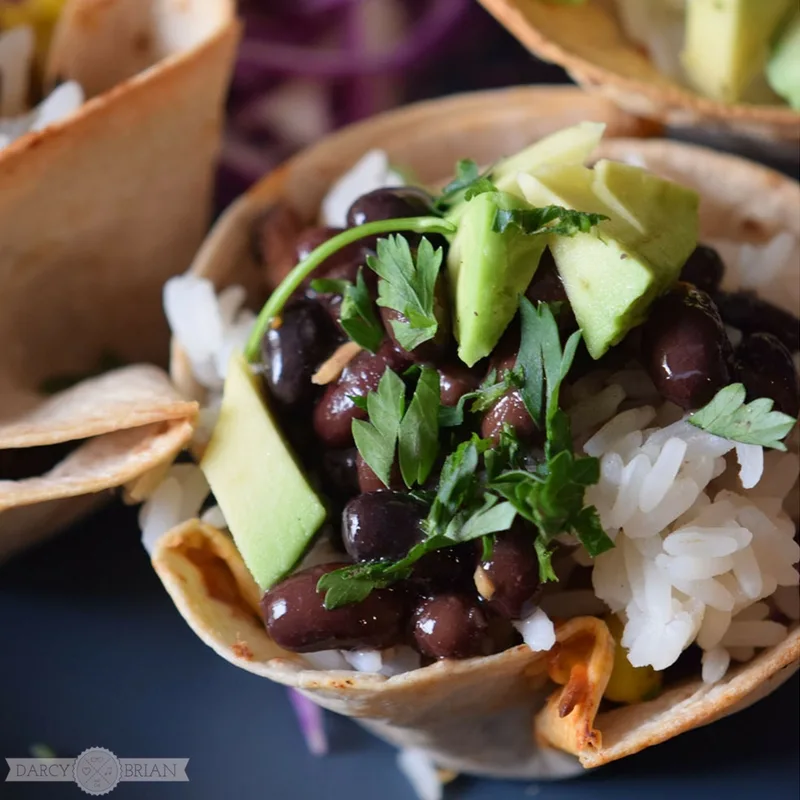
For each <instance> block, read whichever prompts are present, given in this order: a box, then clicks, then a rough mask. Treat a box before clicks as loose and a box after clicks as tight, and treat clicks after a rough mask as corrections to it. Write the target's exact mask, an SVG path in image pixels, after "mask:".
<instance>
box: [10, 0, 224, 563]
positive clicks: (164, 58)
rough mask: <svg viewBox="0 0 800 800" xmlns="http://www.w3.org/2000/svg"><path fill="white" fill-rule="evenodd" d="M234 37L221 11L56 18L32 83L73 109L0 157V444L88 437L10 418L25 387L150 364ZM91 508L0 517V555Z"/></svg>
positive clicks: (199, 218)
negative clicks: (63, 83) (77, 89)
mask: <svg viewBox="0 0 800 800" xmlns="http://www.w3.org/2000/svg"><path fill="white" fill-rule="evenodd" d="M238 36H239V26H238V23H237V22H236V20H235V9H234V3H233V0H147V1H145V0H69V1H68V3H67V5H66V6H65V9H64V13H63V14H62V17H61V18H60V21H59V25H58V28H57V31H56V35H55V38H54V42H53V47H52V48H51V51H50V53H49V62H48V68H47V79H48V84H52V83H53V82H54V81H55V80H56V79H59V80H65V79H70V78H76V79H78V80H79V81H80V82H81V84H82V86H83V87H84V89H85V90H87V94H88V97H89V99H88V101H87V102H86V103H85V105H84V106H82V107H81V108H80V109H79V110H78V111H77V112H76V113H75V114H73V115H72V116H70V117H69V118H67V119H65V120H63V121H61V122H59V123H56V124H55V125H52V126H50V127H48V128H46V129H45V130H43V131H40V132H37V133H30V134H27V135H25V136H23V137H21V138H20V139H18V140H16V141H15V142H13V143H12V144H11V145H10V146H8V147H7V148H4V149H3V150H0V286H2V291H0V340H1V341H2V342H3V347H2V348H0V446H4V447H11V446H28V445H31V444H42V443H44V442H46V441H63V440H65V439H76V438H84V437H85V436H90V435H93V433H92V432H91V431H88V428H89V427H91V426H89V425H84V426H83V428H81V429H78V428H72V423H73V422H76V421H77V417H78V415H77V414H75V416H74V417H73V418H72V419H66V418H65V419H64V420H63V422H64V424H63V425H62V426H61V428H60V429H58V430H56V428H57V427H58V426H57V425H56V424H55V423H54V422H53V421H51V422H50V423H49V424H48V425H43V426H42V427H41V428H39V427H38V425H39V422H41V421H42V420H41V418H39V417H34V418H33V419H30V418H29V419H28V420H27V422H26V421H25V420H22V419H15V417H16V416H17V415H20V414H28V413H29V412H30V410H31V409H32V408H33V407H34V406H36V405H38V404H39V403H40V402H41V397H40V396H39V392H38V389H39V387H40V386H41V385H42V383H43V382H44V381H45V380H47V379H48V378H51V377H52V376H54V375H66V374H82V373H91V372H92V371H94V370H95V369H96V368H97V365H98V363H100V362H101V360H102V358H103V356H104V355H105V354H108V353H111V354H113V355H114V356H115V357H116V358H117V359H119V360H120V361H121V362H123V363H130V364H135V363H137V362H150V363H157V364H158V363H160V364H166V361H167V355H168V341H169V335H168V328H167V325H166V322H165V320H164V317H163V313H162V308H161V291H162V287H163V284H164V281H165V280H166V279H167V278H168V277H169V276H170V275H173V274H176V273H179V272H182V271H183V270H185V269H186V267H187V265H188V264H189V263H190V262H191V259H192V258H193V256H194V254H195V253H196V251H197V247H198V246H199V244H200V242H201V241H202V238H203V236H204V234H205V232H206V229H207V224H208V220H209V216H210V206H211V192H212V186H213V177H214V163H215V159H216V155H217V152H218V149H219V146H220V140H221V131H222V121H223V110H224V97H225V92H226V89H227V85H228V80H229V76H230V72H231V69H232V65H233V60H234V55H235V48H236V44H237V41H238ZM172 397H173V399H174V398H175V397H176V396H175V394H174V392H173V394H172ZM158 402H159V403H160V402H161V401H160V400H159V401H158ZM74 410H75V411H77V409H74ZM119 410H120V412H122V413H131V412H130V409H129V411H128V412H125V411H124V409H122V408H120V409H119ZM162 410H163V408H162ZM157 411H158V410H157V409H153V408H152V407H151V409H150V412H148V411H147V410H146V409H145V408H144V406H142V407H141V408H140V410H139V411H138V412H135V413H134V416H135V415H136V414H138V421H135V420H134V419H132V418H131V419H129V420H128V421H124V419H123V417H119V418H118V420H117V422H116V423H114V422H113V421H111V420H109V418H108V417H107V418H106V419H107V423H108V424H106V423H103V424H99V425H96V426H95V431H94V432H95V433H99V432H100V431H101V430H102V429H104V428H105V429H107V430H110V431H113V430H115V429H116V428H118V427H128V428H130V427H133V425H134V424H138V425H139V426H142V425H145V424H146V423H147V422H149V421H154V422H155V421H158V420H162V419H169V418H173V417H174V416H175V414H174V410H173V411H167V413H166V415H161V414H160V413H156V412H157ZM148 414H150V417H151V418H150V417H148ZM179 416H183V417H184V418H188V417H189V416H190V415H189V414H182V415H179ZM30 422H34V426H30V427H29V429H28V430H26V429H25V426H26V425H27V424H28V423H30ZM70 431H71V432H70ZM84 431H87V432H84ZM3 433H6V434H10V435H9V438H5V439H3V438H2V436H3ZM172 435H173V436H174V435H175V434H174V433H173V434H172ZM145 438H152V437H145ZM12 441H17V442H18V443H19V445H14V444H11V442H12ZM157 441H161V437H158V439H157ZM95 447H99V445H95ZM167 449H168V448H161V450H159V451H158V452H166V451H167ZM151 452H153V453H155V452H156V450H153V451H151ZM138 462H140V463H143V460H142V459H141V458H140V459H138ZM81 463H83V462H81ZM115 473H116V474H117V475H119V476H120V477H121V476H123V475H128V474H129V473H130V470H129V469H126V470H110V471H109V472H108V473H107V476H108V477H107V479H106V481H105V482H106V483H108V482H109V480H110V476H111V475H112V474H115ZM100 483H102V481H101V482H100ZM93 485H99V484H98V482H97V481H95V482H94V483H93ZM74 488H75V485H74V484H73V489H74ZM64 491H66V490H64ZM26 496H29V495H26ZM103 496H105V495H97V496H96V497H95V498H93V500H92V501H86V500H83V499H77V500H59V501H49V502H48V503H47V508H46V509H42V510H40V509H37V508H34V507H28V508H25V509H18V510H15V511H14V512H13V513H12V512H10V511H7V512H3V513H2V514H0V557H2V555H3V554H4V553H6V554H8V553H10V552H11V551H12V550H14V549H17V548H19V547H21V546H23V545H24V544H25V543H26V542H33V541H34V540H36V541H38V540H40V539H42V538H44V537H45V536H47V535H48V534H49V533H52V532H54V531H55V530H56V529H57V528H60V527H63V526H64V525H65V524H68V523H70V522H73V521H75V520H76V519H77V518H78V517H79V516H80V515H81V514H82V513H84V512H85V511H86V510H87V509H89V508H90V507H92V506H94V505H96V504H97V502H99V500H100V498H101V497H103Z"/></svg>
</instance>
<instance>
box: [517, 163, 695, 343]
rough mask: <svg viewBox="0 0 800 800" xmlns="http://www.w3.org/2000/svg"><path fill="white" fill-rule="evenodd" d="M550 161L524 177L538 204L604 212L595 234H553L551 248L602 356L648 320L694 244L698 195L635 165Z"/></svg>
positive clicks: (532, 199)
mask: <svg viewBox="0 0 800 800" xmlns="http://www.w3.org/2000/svg"><path fill="white" fill-rule="evenodd" d="M598 166H599V167H600V169H599V171H598V170H597V169H595V170H590V169H587V168H586V167H581V166H574V165H573V166H563V165H550V166H549V167H546V168H543V169H541V170H539V171H538V172H537V173H536V174H535V175H521V176H520V177H519V184H520V188H521V189H522V190H523V192H524V194H525V197H526V199H527V200H528V202H530V203H532V204H533V205H539V206H542V205H548V204H554V205H561V206H565V207H567V208H573V209H578V210H580V211H588V212H594V213H599V214H604V215H605V216H607V217H609V219H608V220H606V221H604V222H602V223H600V225H598V226H597V228H595V229H594V230H593V231H591V232H590V233H579V234H577V235H576V236H574V237H572V238H567V237H564V236H551V237H549V239H548V244H549V246H550V250H551V251H552V253H553V258H554V260H555V262H556V267H557V269H558V272H559V275H560V277H561V280H562V282H563V283H564V288H565V289H566V292H567V296H568V297H569V301H570V305H571V306H572V310H573V311H574V313H575V317H576V318H577V320H578V324H579V325H580V327H581V330H582V331H583V338H584V340H585V342H586V347H587V349H588V351H589V353H590V355H591V356H592V357H593V358H595V359H598V358H600V357H601V356H602V355H603V354H604V353H605V352H606V351H607V350H608V349H609V347H612V346H613V345H615V344H617V343H618V342H620V341H621V340H622V339H623V338H624V337H625V335H626V334H627V333H628V332H629V331H630V330H631V328H633V327H635V326H636V325H639V324H641V323H642V322H644V320H645V319H646V316H647V311H648V309H649V307H650V304H651V303H652V302H653V300H655V298H656V297H658V295H659V294H661V293H662V292H664V291H665V290H666V289H667V288H668V287H669V286H670V285H671V284H672V283H674V282H675V281H676V280H677V278H678V276H679V274H680V270H681V267H682V266H683V264H684V263H685V261H686V259H687V258H688V256H689V254H690V253H691V252H692V251H693V250H694V248H695V246H696V243H697V227H698V223H697V207H698V198H697V195H696V194H695V193H694V192H691V191H689V190H686V189H683V188H682V187H679V186H677V185H676V184H673V183H671V182H670V181H665V180H663V179H662V178H659V177H657V176H655V175H651V174H649V173H647V172H646V171H644V170H641V169H639V168H637V167H630V166H627V165H625V164H618V163H616V162H598Z"/></svg>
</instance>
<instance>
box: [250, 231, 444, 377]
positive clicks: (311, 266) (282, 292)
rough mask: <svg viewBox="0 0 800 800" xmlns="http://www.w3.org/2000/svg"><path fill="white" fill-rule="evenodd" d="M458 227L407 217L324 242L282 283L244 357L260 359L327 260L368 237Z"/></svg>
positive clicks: (268, 301) (348, 232)
mask: <svg viewBox="0 0 800 800" xmlns="http://www.w3.org/2000/svg"><path fill="white" fill-rule="evenodd" d="M455 230H456V226H455V225H454V224H453V223H452V222H448V221H447V220H444V219H442V218H441V217H406V218H401V219H385V220H378V221H376V222H367V223H366V224H365V225H359V226H358V227H357V228H348V229H347V230H345V231H342V232H341V233H339V234H337V235H336V236H334V237H333V238H332V239H328V241H327V242H323V243H322V244H321V245H320V246H319V247H318V248H317V249H316V250H313V251H312V252H311V253H309V254H308V256H307V257H306V258H304V259H303V260H302V261H301V262H300V263H299V264H297V266H295V267H294V269H292V271H291V272H290V273H289V274H288V275H287V276H286V277H285V278H284V279H283V281H281V283H280V285H279V286H278V287H277V288H276V289H275V291H274V292H273V293H272V294H271V295H270V298H269V300H267V302H266V304H265V305H264V307H263V308H262V309H261V312H260V313H259V315H258V319H257V320H256V324H255V327H254V328H253V332H252V333H251V334H250V338H249V339H248V341H247V346H246V347H245V350H244V354H245V357H246V358H247V360H248V361H249V362H250V363H252V362H254V361H256V360H257V359H258V354H259V350H260V347H261V339H262V337H263V336H264V334H265V333H266V331H267V328H269V325H270V323H271V322H272V320H273V319H274V318H275V317H277V316H278V314H280V312H281V310H282V309H283V307H284V306H285V305H286V303H287V301H288V300H289V298H290V297H291V296H292V294H293V293H294V292H295V290H296V289H297V288H298V287H299V286H300V284H301V283H302V282H303V281H304V280H305V279H306V278H307V277H308V276H309V275H310V274H311V273H312V272H313V271H314V270H315V269H316V268H317V267H319V266H320V265H321V264H322V263H323V262H324V261H325V260H326V259H328V258H330V257H331V256H332V255H333V254H334V253H336V252H337V251H339V250H341V249H342V248H343V247H347V245H349V244H352V243H353V242H357V241H358V240H359V239H364V238H365V237H367V236H377V235H378V234H381V233H402V232H404V231H407V232H409V233H443V234H448V233H455Z"/></svg>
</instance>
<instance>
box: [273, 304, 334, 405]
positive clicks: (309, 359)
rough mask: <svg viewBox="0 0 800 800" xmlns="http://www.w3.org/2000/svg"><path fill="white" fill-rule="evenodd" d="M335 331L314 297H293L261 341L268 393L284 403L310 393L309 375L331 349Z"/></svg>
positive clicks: (311, 394)
mask: <svg viewBox="0 0 800 800" xmlns="http://www.w3.org/2000/svg"><path fill="white" fill-rule="evenodd" d="M338 339H339V336H338V333H337V331H336V328H335V326H334V325H333V323H332V322H331V319H330V317H329V316H328V314H327V312H326V311H325V309H324V308H323V307H322V306H321V305H320V304H319V303H317V302H316V301H313V300H294V301H292V303H290V304H289V305H287V306H286V308H285V309H284V311H283V314H282V315H281V320H280V324H279V325H278V326H277V327H274V328H273V327H270V328H269V329H268V330H267V332H266V333H265V334H264V338H263V339H262V342H261V357H262V360H263V362H264V366H265V378H266V382H267V387H268V388H269V391H270V394H271V395H272V396H273V397H274V398H275V399H276V400H278V401H279V402H280V403H283V404H285V405H294V404H296V403H302V402H304V401H307V400H309V399H310V398H311V397H313V395H314V392H315V387H314V385H313V384H312V383H311V376H312V375H313V374H314V372H315V371H316V369H317V367H319V365H320V364H321V363H322V362H323V361H324V360H325V359H326V358H327V357H328V356H329V355H330V354H331V353H332V352H333V350H334V349H335V347H336V345H337V343H338Z"/></svg>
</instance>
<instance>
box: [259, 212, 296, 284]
mask: <svg viewBox="0 0 800 800" xmlns="http://www.w3.org/2000/svg"><path fill="white" fill-rule="evenodd" d="M301 230H302V225H301V222H300V219H299V217H298V216H297V215H296V214H295V213H294V212H293V211H292V210H291V209H289V208H288V207H287V206H284V205H276V206H272V207H271V208H268V209H267V210H266V211H265V212H264V213H263V214H262V215H261V216H260V217H258V219H256V221H255V224H254V226H253V254H254V255H255V257H256V260H257V261H258V262H259V263H260V264H261V265H262V266H264V267H266V273H267V277H268V283H269V285H270V286H271V287H274V286H277V285H278V284H279V283H280V282H281V280H283V278H284V277H285V276H286V275H287V274H288V273H289V270H291V269H292V267H293V266H294V265H295V264H296V263H297V257H296V254H295V241H296V240H297V236H298V234H299V233H300V231H301Z"/></svg>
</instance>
